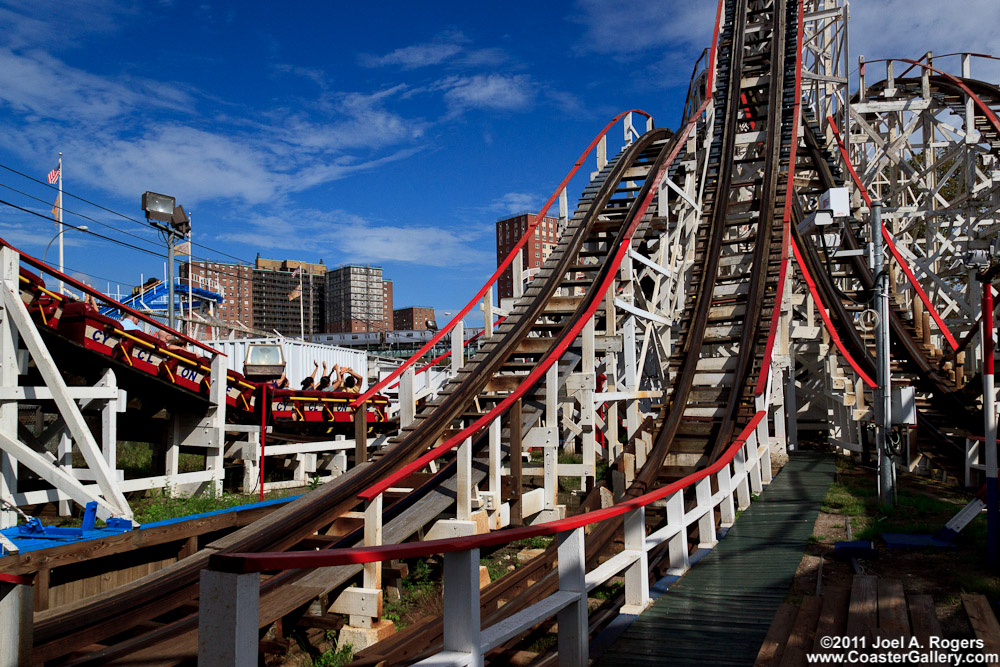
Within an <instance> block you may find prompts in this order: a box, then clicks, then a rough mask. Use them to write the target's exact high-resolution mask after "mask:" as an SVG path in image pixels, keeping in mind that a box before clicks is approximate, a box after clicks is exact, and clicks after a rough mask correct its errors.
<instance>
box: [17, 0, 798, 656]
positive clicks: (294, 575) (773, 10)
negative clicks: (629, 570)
mask: <svg viewBox="0 0 1000 667" xmlns="http://www.w3.org/2000/svg"><path fill="white" fill-rule="evenodd" d="M789 23H790V24H792V25H795V24H796V23H797V6H796V4H795V3H790V4H788V5H786V3H785V2H781V1H778V2H773V3H772V2H763V1H760V0H753V1H749V0H747V1H743V2H735V3H730V6H729V7H727V10H726V13H725V21H724V24H723V31H722V39H721V41H720V45H719V46H720V48H719V53H720V60H719V80H720V85H719V87H718V91H719V92H718V93H717V96H716V105H715V106H716V113H715V124H714V127H713V128H712V131H713V134H714V138H713V144H712V150H711V151H710V157H709V160H710V162H709V166H708V173H709V177H710V182H709V184H708V187H707V195H706V197H705V202H706V206H705V208H704V210H703V224H702V225H701V226H700V228H699V231H698V235H699V236H698V241H697V248H698V258H697V259H698V268H696V270H695V271H694V272H692V274H691V280H692V288H693V289H692V293H693V294H694V295H695V297H694V298H693V299H692V301H691V302H690V303H689V304H688V306H687V309H686V312H685V315H684V320H685V324H684V325H683V326H682V327H681V330H682V333H681V338H680V341H681V342H679V344H678V345H677V347H676V350H675V353H674V355H673V356H672V357H671V359H670V360H669V363H668V368H667V372H668V373H669V374H670V375H671V376H672V377H673V380H674V381H673V389H672V393H671V395H670V398H669V400H668V401H667V402H666V405H665V407H664V408H663V410H662V412H661V415H660V418H659V419H658V420H657V421H658V423H657V424H656V425H655V426H654V432H656V433H657V438H656V443H655V446H654V448H653V451H652V452H651V454H650V456H649V458H648V461H647V463H646V465H644V466H643V467H642V469H641V470H640V471H639V474H638V476H637V479H636V482H635V484H633V486H632V487H631V488H630V489H629V492H628V493H629V495H632V496H634V495H637V494H639V493H640V492H641V491H642V490H643V489H646V488H650V487H652V486H654V485H656V484H657V483H658V482H662V481H666V480H669V479H671V478H675V477H676V476H679V475H681V474H683V471H690V470H695V469H697V468H698V467H700V466H703V465H704V464H705V463H706V462H708V461H710V460H712V457H713V456H714V455H715V454H716V453H717V452H718V451H719V450H720V449H721V448H722V447H723V446H724V445H725V444H727V442H728V439H729V438H731V436H732V434H733V433H734V431H735V430H736V429H737V428H739V427H740V426H742V425H743V424H745V423H746V422H747V421H748V420H749V416H750V415H751V414H752V412H753V409H752V405H753V396H754V386H755V384H756V380H757V378H756V377H755V375H754V374H755V373H759V372H761V369H762V368H763V367H765V366H766V364H764V362H763V355H764V352H765V347H766V339H767V334H768V329H769V323H770V320H771V317H770V315H771V311H772V310H773V307H774V295H775V293H776V287H777V281H778V276H779V273H780V270H781V263H782V252H781V250H782V242H781V241H782V232H783V227H782V220H781V219H780V218H776V217H775V216H774V211H775V210H781V209H782V208H783V207H784V199H783V198H784V196H785V192H786V187H785V184H786V179H787V178H789V164H788V161H789V155H790V151H791V140H792V137H793V135H794V132H793V131H792V129H791V127H792V123H791V116H792V115H793V111H794V107H795V95H794V93H793V94H788V92H789V90H791V91H794V83H795V79H796V66H797V62H796V59H795V58H794V53H795V51H796V42H795V40H796V31H795V30H786V25H788V24H789ZM789 54H791V55H792V57H787V58H786V56H787V55H789ZM779 137H780V140H775V139H776V138H779ZM676 153H677V151H676V147H675V146H674V145H673V143H672V142H671V141H670V133H669V132H668V131H665V130H658V131H654V132H650V133H647V134H646V135H644V136H642V137H641V138H640V139H638V140H637V141H636V142H635V143H634V144H633V145H632V146H631V147H629V148H628V149H627V150H626V151H625V153H624V154H623V155H622V156H620V158H619V159H617V160H616V161H614V162H613V163H611V164H609V165H608V167H607V168H606V169H605V170H604V173H602V174H601V176H600V177H599V179H598V181H597V182H595V184H594V185H593V186H592V187H591V188H590V190H589V192H585V194H584V198H583V201H582V202H581V205H580V207H579V208H578V210H577V212H576V214H575V215H574V217H573V219H572V221H571V222H570V223H569V225H568V226H567V229H566V230H565V232H564V234H563V237H562V240H561V243H560V246H559V248H558V249H557V250H556V251H555V252H554V253H553V254H552V256H550V258H549V259H548V261H547V262H546V265H545V267H544V268H543V270H542V272H541V274H540V275H539V276H537V277H536V279H535V280H534V282H533V283H532V284H531V286H530V287H529V289H528V290H527V292H526V293H525V295H524V297H523V298H522V300H521V301H520V302H519V303H518V304H517V306H516V308H515V310H514V312H512V313H511V315H510V317H508V319H507V320H506V321H505V322H504V323H503V325H502V326H501V327H500V328H499V329H498V331H497V335H496V336H495V337H494V338H492V339H491V341H489V342H488V343H486V344H485V345H484V346H483V348H482V349H481V350H480V352H479V353H478V354H477V356H476V357H475V358H474V359H473V360H472V362H471V363H470V364H469V365H468V366H467V367H466V368H464V369H462V371H461V373H460V374H459V376H458V377H457V378H456V379H455V380H454V381H453V382H452V383H450V384H449V385H448V386H446V387H445V388H444V390H443V391H442V392H441V393H440V395H439V398H438V399H437V400H435V401H432V402H431V403H429V404H428V405H427V406H425V408H424V409H423V410H422V411H421V413H420V414H419V415H418V418H417V420H416V421H415V422H414V423H413V424H411V425H409V426H407V427H406V428H404V430H403V432H402V433H401V434H400V436H399V437H398V438H396V439H394V440H393V441H392V442H391V443H390V446H388V447H387V448H386V449H385V450H384V451H382V452H379V456H377V458H376V460H375V461H374V462H373V463H371V464H369V465H367V466H361V467H359V468H357V469H356V470H354V471H352V472H351V473H349V474H347V475H345V476H344V477H342V478H340V479H338V480H337V481H336V482H334V483H331V484H328V485H326V486H325V487H324V488H321V489H319V490H317V491H315V492H313V493H312V494H309V495H308V496H306V497H304V498H302V499H300V500H298V501H296V502H293V503H292V504H290V505H289V506H288V507H286V508H283V509H281V510H278V511H277V512H275V513H274V514H273V515H271V516H269V517H268V518H267V519H265V520H263V521H260V522H258V523H256V524H254V525H253V526H250V527H248V528H247V529H243V530H240V531H237V532H236V533H233V534H232V535H230V536H228V537H226V538H224V539H222V540H220V541H218V542H216V543H215V544H213V545H211V546H210V548H208V549H205V550H203V551H201V552H199V553H197V554H195V555H193V556H191V557H189V558H187V559H185V560H183V561H181V562H179V563H177V564H176V565H174V566H171V567H168V568H167V569H165V570H163V571H161V572H160V573H158V574H157V575H154V576H151V577H147V578H145V579H142V580H139V581H137V582H134V583H133V584H131V585H129V586H126V587H124V589H123V590H119V591H114V592H112V593H109V594H104V595H99V596H96V597H94V598H90V599H87V600H84V601H81V602H79V603H75V604H73V605H69V606H68V607H63V608H59V609H57V610H53V611H52V612H42V613H40V614H38V615H37V616H36V625H35V655H36V659H40V660H46V661H47V660H53V659H56V658H60V657H62V656H70V655H71V654H73V653H74V652H79V651H80V650H81V649H84V647H85V646H87V645H91V644H93V643H94V642H106V643H108V644H109V646H107V647H106V648H102V649H99V650H97V651H94V652H91V653H89V654H85V653H84V654H81V653H76V658H74V659H71V660H70V664H88V663H90V664H97V663H103V664H107V663H109V662H114V661H115V660H123V661H136V660H141V661H143V662H154V663H158V662H172V661H176V660H183V659H185V658H190V657H191V656H193V652H194V650H195V647H196V640H195V636H194V635H195V632H194V630H195V628H196V623H197V620H196V615H195V613H192V612H194V609H193V607H192V606H191V605H192V604H193V603H194V602H195V600H196V596H197V576H198V573H199V570H200V569H201V568H202V567H204V565H205V563H206V560H207V558H208V557H209V555H211V554H213V553H226V552H254V551H278V550H284V549H289V548H292V547H294V546H295V545H296V544H298V543H300V542H301V541H302V540H303V539H305V538H307V537H308V536H310V535H313V534H314V533H315V532H316V531H318V530H321V529H323V528H324V527H325V526H327V525H329V524H330V522H331V521H332V520H333V519H335V518H336V517H337V516H340V515H342V514H344V513H345V512H347V511H350V510H352V509H354V508H355V507H356V506H357V504H358V495H359V493H361V492H362V491H363V490H365V489H366V488H368V487H370V486H372V485H373V484H375V483H376V482H378V481H379V480H381V479H383V478H385V477H386V476H387V475H389V474H390V473H392V472H393V471H395V470H399V469H400V468H402V467H403V466H404V465H406V464H407V463H410V462H412V461H413V460H415V459H416V458H417V457H418V456H420V455H421V454H422V453H423V452H425V451H426V450H428V449H429V448H431V447H434V446H435V445H438V444H439V443H440V442H441V441H442V440H447V439H448V438H449V437H450V436H452V435H453V434H454V433H455V431H456V430H457V429H460V428H461V427H462V426H463V425H464V424H468V423H470V422H475V421H477V420H479V419H481V418H482V417H483V416H484V415H485V414H487V413H488V412H489V411H490V408H491V406H496V405H498V404H499V403H500V401H501V400H502V398H503V397H504V395H505V394H509V392H510V391H511V390H512V389H513V388H514V387H515V386H517V385H518V383H520V382H521V381H522V380H523V379H524V377H525V376H527V375H528V374H529V372H530V370H531V369H532V367H533V366H535V364H536V363H537V362H538V360H539V359H541V358H543V357H544V356H546V354H547V353H548V352H549V351H551V350H553V349H555V348H556V347H557V345H558V344H559V342H560V338H561V337H563V336H565V335H566V333H567V332H569V331H570V330H571V328H572V326H573V325H574V324H576V323H577V321H578V319H579V318H580V317H581V315H582V314H583V313H585V312H587V311H588V308H589V307H590V306H591V305H592V302H593V301H594V300H595V299H599V298H602V296H603V295H602V294H598V293H597V290H595V289H594V286H596V285H598V284H601V283H602V281H603V279H604V278H606V277H607V274H608V273H609V272H610V271H613V270H616V268H617V267H612V266H610V263H609V262H608V261H607V260H608V258H609V257H610V256H611V255H612V254H613V253H614V251H615V250H617V249H618V248H619V247H621V245H622V244H623V243H631V241H632V238H631V236H630V235H629V234H627V231H628V230H630V229H634V228H635V227H636V225H637V224H639V223H642V225H645V227H644V228H648V227H649V226H650V225H652V224H654V223H655V220H654V219H653V218H652V216H651V215H648V214H647V212H646V209H643V208H642V206H640V203H641V202H643V201H646V200H648V195H649V192H650V190H651V188H652V186H653V183H652V180H651V179H650V178H649V176H650V175H651V174H657V173H658V172H661V171H662V170H663V169H664V168H665V167H666V165H665V162H666V160H667V156H668V155H670V154H673V155H676ZM783 161H784V162H783ZM640 215H642V216H644V217H643V219H642V220H641V221H637V220H636V217H637V216H640ZM639 238H640V239H641V238H642V235H641V234H640V235H639ZM720 374H721V376H722V377H721V378H719V377H718V376H719V375H720ZM720 379H721V380H722V381H721V382H719V380H720ZM720 385H721V386H720ZM535 418H537V417H535ZM531 419H532V415H531V410H530V409H529V410H526V411H525V415H524V419H523V421H524V422H530V421H531ZM482 440H483V438H480V439H479V441H477V443H475V444H474V447H476V448H478V447H481V446H482ZM671 457H673V458H671ZM671 463H673V464H674V465H670V464H671ZM665 464H666V467H664V465H665ZM449 474H450V471H449V470H448V469H445V470H443V471H442V472H441V473H440V474H439V475H438V476H437V477H435V478H434V479H432V480H431V481H430V482H428V483H427V484H426V485H424V487H421V489H419V490H416V491H414V492H413V493H411V494H410V496H408V497H407V498H404V499H403V500H401V501H399V502H397V503H396V504H395V505H393V506H391V507H390V508H389V509H388V510H387V511H386V516H385V519H384V521H385V522H386V532H387V533H390V534H391V539H396V540H399V541H402V540H403V539H406V538H407V537H408V536H409V534H411V533H412V532H415V531H416V529H417V528H418V527H419V525H417V524H415V523H412V522H410V523H409V524H408V526H407V528H409V532H407V528H394V526H398V525H399V524H400V523H407V521H408V517H409V516H410V515H408V514H407V513H408V512H409V513H410V514H412V513H413V512H414V511H415V509H416V508H418V507H420V506H421V504H423V503H427V502H428V498H429V497H430V495H431V494H433V493H435V492H436V491H435V490H434V489H433V488H432V487H436V486H438V485H441V484H443V483H444V482H445V479H446V478H447V477H448V475H449ZM585 506H586V504H585ZM438 511H440V510H438ZM434 513H435V514H436V513H437V512H434ZM394 522H395V523H394ZM614 533H615V527H614V526H613V525H611V524H610V523H609V524H608V525H605V526H601V527H599V528H598V529H597V530H595V531H594V533H593V534H592V535H591V537H590V542H592V543H593V546H594V547H595V548H593V549H591V548H589V545H588V550H587V552H588V557H589V558H591V559H594V558H597V557H598V556H599V555H600V553H601V552H602V551H604V548H605V547H607V545H610V544H611V543H612V542H613V537H614ZM358 541H359V535H357V534H352V535H349V536H347V537H345V538H344V539H343V540H341V541H340V542H339V543H336V544H333V545H331V546H346V545H350V544H355V543H358ZM541 566H542V565H535V566H534V568H533V569H535V570H536V571H537V569H538V567H541ZM334 569H336V570H341V571H338V572H322V573H316V572H302V571H292V572H286V573H283V574H280V575H277V576H275V577H273V578H271V579H269V580H267V581H266V582H265V584H264V586H263V588H262V602H261V614H262V616H261V619H260V620H261V623H262V624H267V623H270V622H273V621H274V620H277V619H279V618H281V617H282V616H284V615H286V614H289V613H292V612H294V611H295V610H296V609H297V608H299V607H301V606H302V605H304V604H306V603H308V601H309V600H311V599H313V598H315V597H316V596H317V595H320V594H322V593H324V592H326V591H328V590H330V589H333V588H336V587H337V586H339V585H342V584H343V583H344V582H346V581H347V579H348V578H350V577H351V576H352V575H353V574H354V573H355V572H356V571H357V570H358V569H359V568H347V567H345V568H334ZM551 579H552V578H551V575H546V576H545V577H544V578H542V580H541V581H539V582H537V583H536V584H535V585H533V586H532V587H531V589H530V590H529V591H527V592H525V593H522V594H521V595H519V596H517V597H515V598H514V599H512V600H509V601H508V602H507V604H505V605H503V607H501V608H500V610H499V611H500V612H501V613H505V614H509V613H512V612H513V611H516V609H517V608H519V605H520V604H522V603H521V602H520V601H521V600H527V599H529V598H530V597H534V596H537V595H539V594H541V588H540V587H542V588H543V587H544V586H546V585H550V584H551V583H552V582H551ZM513 581H514V580H511V582H505V583H504V584H503V586H497V588H498V589H499V588H506V589H508V590H509V589H510V586H511V583H512V582H513ZM494 609H495V607H494ZM418 644H420V645H423V646H426V645H427V643H426V638H422V639H421V640H420V641H419V642H418ZM412 650H413V651H414V652H416V651H418V650H419V649H412ZM409 653H410V649H407V650H402V651H397V652H395V653H394V655H393V657H394V659H398V660H408V659H409Z"/></svg>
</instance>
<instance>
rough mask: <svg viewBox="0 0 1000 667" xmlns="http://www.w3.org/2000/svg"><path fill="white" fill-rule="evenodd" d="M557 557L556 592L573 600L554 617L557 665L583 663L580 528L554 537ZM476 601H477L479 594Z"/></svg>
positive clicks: (583, 584) (583, 563)
mask: <svg viewBox="0 0 1000 667" xmlns="http://www.w3.org/2000/svg"><path fill="white" fill-rule="evenodd" d="M556 542H557V544H558V547H557V549H558V558H559V592H560V593H565V592H568V593H573V594H575V595H576V596H577V599H576V601H575V602H572V603H570V604H569V605H567V606H565V607H563V608H562V609H561V610H560V611H559V614H558V615H557V617H556V620H557V622H558V624H559V664H560V665H563V666H565V667H570V666H576V665H586V664H587V661H588V657H589V655H588V643H589V641H588V640H589V638H588V626H587V582H586V573H587V567H586V553H585V551H584V536H583V528H582V527H580V528H574V529H573V530H569V531H566V532H562V533H559V534H558V535H557V536H556ZM476 602H477V603H478V602H479V599H478V596H477V598H476Z"/></svg>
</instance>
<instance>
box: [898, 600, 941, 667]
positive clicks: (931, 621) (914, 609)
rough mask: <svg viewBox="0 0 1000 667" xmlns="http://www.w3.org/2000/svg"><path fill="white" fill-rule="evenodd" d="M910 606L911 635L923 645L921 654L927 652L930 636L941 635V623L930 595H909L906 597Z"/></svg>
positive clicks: (936, 663)
mask: <svg viewBox="0 0 1000 667" xmlns="http://www.w3.org/2000/svg"><path fill="white" fill-rule="evenodd" d="M906 601H907V603H908V606H909V608H910V623H911V624H912V625H913V636H914V637H916V638H917V640H918V641H919V642H920V645H921V646H923V647H924V649H923V650H922V651H921V653H922V654H928V653H929V650H928V648H929V646H930V638H931V637H941V636H943V635H942V632H941V623H940V622H939V621H938V617H937V611H936V610H935V607H934V599H933V598H932V597H931V596H930V595H909V596H907V598H906ZM927 664H928V665H940V664H942V663H940V662H928V663H927Z"/></svg>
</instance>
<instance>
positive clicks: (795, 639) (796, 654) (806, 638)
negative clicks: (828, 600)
mask: <svg viewBox="0 0 1000 667" xmlns="http://www.w3.org/2000/svg"><path fill="white" fill-rule="evenodd" d="M822 603H823V601H822V600H821V599H820V598H818V597H816V596H815V595H807V596H806V597H805V598H803V599H802V604H801V605H800V606H799V613H798V615H796V617H795V625H793V626H792V632H791V634H790V635H789V636H788V643H787V644H786V645H785V651H784V654H783V655H782V656H781V663H780V664H781V667H798V666H799V665H804V664H806V651H810V650H811V649H812V645H813V641H814V640H815V637H814V635H815V632H816V624H817V623H818V622H819V614H820V609H821V607H822Z"/></svg>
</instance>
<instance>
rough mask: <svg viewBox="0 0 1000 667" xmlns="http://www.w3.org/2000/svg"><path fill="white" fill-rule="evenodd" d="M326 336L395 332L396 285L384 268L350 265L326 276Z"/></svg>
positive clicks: (331, 271) (332, 270)
mask: <svg viewBox="0 0 1000 667" xmlns="http://www.w3.org/2000/svg"><path fill="white" fill-rule="evenodd" d="M325 284H326V300H325V304H326V320H325V327H324V331H325V332H326V333H351V332H354V333H357V332H368V331H391V330H392V329H393V321H392V317H393V310H392V281H388V280H384V279H383V276H382V267H380V266H358V265H351V264H349V265H346V266H341V267H338V268H336V269H331V270H329V271H327V273H326V281H325Z"/></svg>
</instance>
